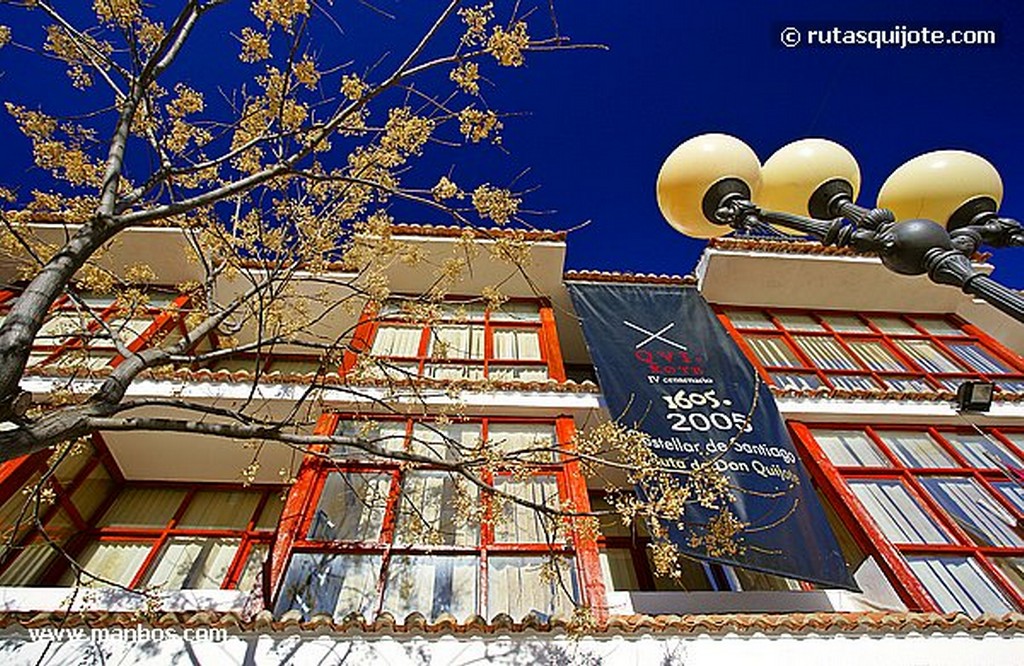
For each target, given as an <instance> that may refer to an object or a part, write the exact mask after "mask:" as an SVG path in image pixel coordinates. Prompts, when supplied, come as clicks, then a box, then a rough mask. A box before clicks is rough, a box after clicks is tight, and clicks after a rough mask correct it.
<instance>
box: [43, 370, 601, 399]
mask: <svg viewBox="0 0 1024 666" xmlns="http://www.w3.org/2000/svg"><path fill="white" fill-rule="evenodd" d="M111 370H112V368H109V367H108V368H100V369H97V370H91V371H89V373H88V374H83V372H82V369H81V368H76V367H73V366H70V367H69V366H52V365H51V366H35V367H32V368H28V369H27V370H26V371H25V374H26V375H27V376H32V377H80V378H82V379H87V378H102V377H107V376H109V375H110V372H111ZM255 376H256V375H255V374H254V373H252V372H250V371H248V370H234V371H231V370H209V369H206V368H203V369H200V370H191V369H189V368H177V369H175V370H172V371H156V372H154V371H150V370H146V371H143V372H141V373H139V377H140V378H142V379H154V380H161V379H165V380H178V381H182V380H183V381H195V382H225V383H241V384H244V383H248V382H251V381H253V379H254V378H255ZM314 378H316V379H317V385H318V386H325V387H331V386H349V387H360V388H370V387H394V388H407V387H416V388H421V389H449V388H458V389H464V390H467V391H486V392H491V391H547V392H552V393H596V392H598V390H599V389H598V387H597V385H596V384H594V383H593V382H591V381H589V380H584V381H582V382H576V381H573V380H571V379H569V380H566V381H564V382H560V381H557V380H554V379H545V380H538V381H516V380H507V381H496V380H488V379H434V378H431V377H416V378H410V379H402V380H388V379H384V378H360V379H359V380H349V379H346V378H345V377H342V376H340V375H339V374H338V373H335V372H329V373H326V374H322V375H320V376H319V377H317V375H316V373H315V372H276V371H271V372H264V373H261V374H260V382H261V383H264V384H308V383H309V382H311V381H312V380H313V379H314Z"/></svg>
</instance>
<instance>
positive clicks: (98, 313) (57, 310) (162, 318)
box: [0, 290, 191, 367]
mask: <svg viewBox="0 0 1024 666" xmlns="http://www.w3.org/2000/svg"><path fill="white" fill-rule="evenodd" d="M17 296H18V293H17V292H16V291H13V290H5V291H2V292H0V316H6V315H7V313H8V312H9V311H10V309H11V303H12V302H13V301H14V300H15V299H16V298H17ZM85 297H86V298H88V296H85ZM104 300H107V299H104ZM190 302H191V298H190V297H189V296H187V295H178V296H176V297H175V298H174V299H173V300H172V301H171V303H170V304H169V305H168V306H167V307H166V308H160V307H148V308H146V313H147V314H148V316H149V317H151V318H152V320H153V321H152V323H150V325H149V326H148V327H147V328H146V329H145V330H144V331H142V332H141V333H140V334H139V335H138V336H136V337H135V338H134V339H132V340H130V341H128V342H127V343H126V344H125V346H126V347H127V349H128V350H129V351H132V352H136V351H139V350H140V349H143V348H145V347H148V346H150V345H151V344H153V342H154V341H156V340H161V339H163V338H164V337H166V336H167V335H169V334H171V333H173V332H175V331H176V332H178V333H179V334H182V335H184V334H185V333H186V328H185V316H186V315H187V312H186V310H187V308H188V307H189V304H190ZM64 313H76V315H77V316H78V317H79V318H80V319H81V320H82V321H83V322H84V323H85V330H84V331H79V332H77V333H70V334H68V335H67V336H64V337H63V339H62V340H60V341H58V342H57V343H55V344H38V343H39V341H38V340H37V341H36V342H37V344H34V345H33V347H32V352H33V353H34V354H40V353H42V354H45V355H46V356H45V358H42V359H40V360H39V361H38V362H36V363H35V364H34V365H33V367H39V366H47V365H50V364H52V363H54V362H55V361H57V360H58V359H60V358H61V357H62V356H64V355H65V354H67V353H69V352H72V351H76V350H89V349H90V344H89V336H92V335H95V334H97V333H103V334H104V335H105V331H102V324H100V322H99V321H98V320H103V321H104V322H111V321H116V320H118V319H120V318H119V317H118V315H119V314H121V311H120V309H119V308H118V305H117V303H116V302H112V303H111V304H109V305H104V306H99V307H95V308H92V307H90V308H89V310H88V311H85V310H83V308H82V307H81V306H79V305H78V303H76V302H75V301H74V300H73V299H71V298H70V297H69V296H66V295H65V296H61V297H59V298H58V299H57V300H56V301H55V302H54V304H53V306H52V307H51V309H50V314H51V316H54V315H57V316H59V315H60V314H64ZM92 351H93V352H94V353H99V354H103V355H109V356H110V361H109V362H108V363H106V364H104V365H109V366H117V365H118V364H119V363H121V362H122V361H123V360H124V356H122V355H121V354H119V353H118V352H117V348H116V346H114V345H113V344H111V345H109V346H103V347H98V348H94V349H92Z"/></svg>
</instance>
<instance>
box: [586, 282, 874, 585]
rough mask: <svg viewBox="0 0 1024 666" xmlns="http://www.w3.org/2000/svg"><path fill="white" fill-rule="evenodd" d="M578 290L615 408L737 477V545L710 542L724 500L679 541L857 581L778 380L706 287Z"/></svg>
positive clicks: (827, 578) (697, 511) (696, 513)
mask: <svg viewBox="0 0 1024 666" xmlns="http://www.w3.org/2000/svg"><path fill="white" fill-rule="evenodd" d="M569 293H570V294H571V295H572V300H573V303H574V305H575V307H576V312H577V314H578V315H579V317H580V319H581V322H582V325H583V333H584V336H585V337H586V340H587V346H588V347H589V349H590V355H591V358H592V359H593V361H594V365H595V367H596V370H597V376H598V380H599V381H600V384H601V390H602V392H603V393H604V397H605V400H606V401H607V405H608V409H609V411H610V412H611V414H612V417H613V418H615V419H616V420H617V421H618V422H619V423H620V424H621V425H623V426H627V427H631V428H635V429H637V430H640V431H642V432H644V433H646V434H647V435H649V437H650V442H649V443H650V446H651V448H652V450H653V451H654V453H655V454H657V456H658V458H659V459H660V460H661V461H663V463H664V464H663V467H664V468H668V469H678V470H684V471H681V472H680V478H681V479H683V478H685V477H686V476H687V475H692V470H697V469H700V468H701V466H708V467H710V468H713V469H715V470H718V471H720V472H722V474H724V475H725V478H726V479H727V480H728V482H729V486H730V487H731V499H730V500H729V504H730V506H729V509H730V510H731V513H732V514H733V516H734V517H735V518H736V519H738V522H740V523H742V524H743V528H742V530H740V531H739V532H737V533H736V536H735V541H736V545H737V547H736V548H735V549H734V552H731V553H730V552H729V551H730V548H728V547H724V548H723V547H722V544H721V543H718V544H715V547H714V548H709V547H708V546H709V545H710V544H712V543H713V540H714V535H713V534H710V533H709V531H710V530H713V529H714V527H715V517H716V516H717V515H719V514H720V513H721V512H720V511H718V510H716V509H711V508H707V507H702V506H701V505H700V503H699V502H697V501H690V502H688V503H687V505H686V512H685V519H684V521H683V524H684V527H682V528H680V527H679V526H677V525H671V526H670V528H669V535H670V538H671V540H672V541H673V542H674V543H675V544H676V546H677V547H678V549H679V550H680V551H681V552H683V553H686V554H687V555H691V556H693V557H698V558H701V559H705V560H711V561H717V562H721V563H724V564H733V565H736V566H740V567H745V568H748V569H754V570H757V571H764V572H767V573H774V574H779V575H782V576H787V577H789V578H798V579H802V580H807V581H811V582H815V583H821V584H824V585H828V586H838V587H844V588H848V589H857V588H856V585H855V584H854V583H853V581H852V579H851V578H850V574H849V571H847V568H846V564H845V562H844V561H843V556H842V554H841V552H840V550H839V546H838V544H837V542H836V538H835V535H834V534H833V533H832V529H831V528H830V527H829V524H828V521H827V520H826V518H825V514H824V510H823V509H822V507H821V504H820V503H819V501H818V497H817V495H816V494H815V492H814V489H813V488H812V487H811V482H810V479H809V478H808V476H807V472H806V471H805V470H804V468H803V465H802V464H801V462H800V459H799V457H798V456H797V453H796V450H795V448H794V447H793V443H792V442H791V441H790V439H789V434H788V432H787V430H786V426H785V423H784V422H783V420H782V417H781V415H780V414H779V411H778V408H777V407H776V405H775V400H774V399H773V397H772V394H771V391H770V390H769V388H768V386H767V385H765V384H764V383H763V382H760V381H758V376H757V373H756V371H755V370H754V368H753V367H752V366H751V365H750V362H749V361H748V360H747V359H746V357H745V356H744V355H743V353H742V352H741V351H740V350H739V348H738V347H737V346H736V343H735V342H734V341H733V340H732V338H730V337H729V334H728V333H727V332H726V331H725V329H724V328H723V327H722V325H721V323H720V322H719V321H718V319H717V318H716V317H715V314H714V313H713V312H712V311H711V308H710V307H708V304H707V303H706V302H705V301H704V298H703V297H702V296H701V295H700V294H699V293H698V292H697V290H696V289H692V288H687V287H683V286H671V285H668V286H666V285H647V284H610V283H597V282H595V283H589V282H588V283H572V284H570V285H569ZM637 492H638V494H640V495H641V497H642V496H643V494H644V490H643V488H641V487H639V486H638V488H637ZM726 531H728V530H726ZM709 551H711V552H709ZM723 553H724V554H723Z"/></svg>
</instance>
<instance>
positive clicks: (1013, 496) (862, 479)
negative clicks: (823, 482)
mask: <svg viewBox="0 0 1024 666" xmlns="http://www.w3.org/2000/svg"><path fill="white" fill-rule="evenodd" d="M892 326H893V327H895V325H894V324H892ZM793 429H794V431H795V432H796V433H797V434H798V435H799V440H800V441H801V442H802V443H803V445H804V446H807V447H808V448H809V449H810V450H811V455H810V456H808V457H807V458H808V459H809V460H811V461H812V462H813V461H817V460H821V456H820V455H818V454H817V453H816V452H815V450H817V451H820V452H821V453H822V454H824V457H825V458H826V459H827V460H828V461H829V463H830V465H825V466H821V467H814V466H812V472H814V471H815V470H817V471H818V472H819V473H820V474H821V476H819V479H821V478H822V477H824V478H825V479H827V482H828V483H830V484H835V485H836V486H837V487H838V488H837V491H838V492H839V499H838V501H837V502H835V503H834V504H835V505H836V508H837V510H839V509H841V510H843V511H845V512H846V516H845V518H846V520H847V523H848V526H849V528H850V530H851V531H854V532H858V533H859V534H860V535H861V539H862V541H864V542H868V543H872V544H873V546H874V548H875V549H876V552H875V554H876V555H878V558H877V559H878V561H879V562H880V564H881V565H882V566H883V569H884V570H885V571H886V573H887V574H888V576H889V580H890V582H891V583H892V584H893V585H894V587H895V588H896V589H897V590H898V591H901V592H902V594H901V596H903V598H904V600H905V601H906V602H907V603H908V605H910V606H911V607H914V606H917V607H919V608H921V609H922V610H934V611H940V612H958V611H959V612H964V613H968V614H971V615H978V614H980V613H983V612H988V613H1006V612H1010V611H1019V610H1020V609H1021V608H1022V607H1024V579H1022V576H1021V565H1020V562H1021V561H1024V485H1022V484H1021V480H1020V478H1019V477H1018V472H1019V469H1020V467H1021V460H1024V457H1022V451H1021V449H1020V447H1019V446H1018V444H1019V443H1021V442H1022V441H1024V437H1022V433H1019V432H1013V431H1008V430H1004V429H999V428H987V429H984V430H982V429H966V428H960V429H954V428H949V429H947V428H910V427H900V428H894V427H888V428H874V427H851V426H846V427H843V428H835V427H826V426H813V427H808V426H805V425H803V424H794V427H793ZM814 465H817V463H814ZM816 476H817V474H816ZM914 579H916V581H917V583H919V584H920V585H921V586H923V588H924V590H925V591H926V593H927V596H922V595H920V593H919V592H916V590H917V589H919V588H918V587H916V586H911V584H910V581H913V580H914Z"/></svg>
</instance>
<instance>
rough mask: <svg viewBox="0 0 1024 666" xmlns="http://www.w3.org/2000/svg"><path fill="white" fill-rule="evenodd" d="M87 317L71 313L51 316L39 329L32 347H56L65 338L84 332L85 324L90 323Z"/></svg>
mask: <svg viewBox="0 0 1024 666" xmlns="http://www.w3.org/2000/svg"><path fill="white" fill-rule="evenodd" d="M87 316H88V315H85V314H82V315H81V316H79V315H77V314H71V313H60V314H55V315H53V316H52V317H50V318H49V319H47V320H46V321H45V322H43V325H42V326H41V327H40V328H39V333H37V334H36V339H35V342H34V345H33V346H38V345H45V346H49V347H52V346H56V345H59V344H61V343H62V342H64V340H65V339H66V338H67V337H69V336H72V335H76V334H78V333H81V332H82V331H83V330H85V324H86V323H88V322H89V321H92V319H91V318H88V319H87V318H86V317H87Z"/></svg>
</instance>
